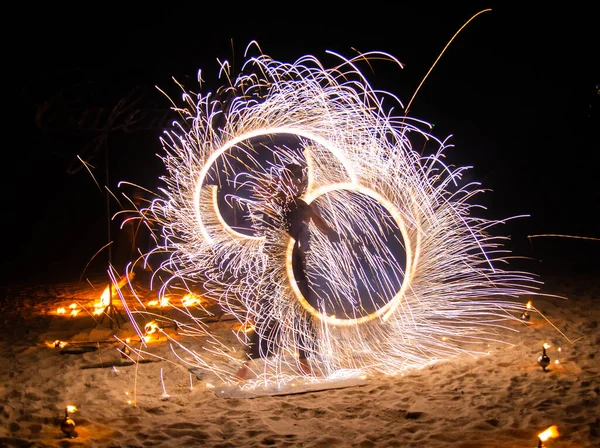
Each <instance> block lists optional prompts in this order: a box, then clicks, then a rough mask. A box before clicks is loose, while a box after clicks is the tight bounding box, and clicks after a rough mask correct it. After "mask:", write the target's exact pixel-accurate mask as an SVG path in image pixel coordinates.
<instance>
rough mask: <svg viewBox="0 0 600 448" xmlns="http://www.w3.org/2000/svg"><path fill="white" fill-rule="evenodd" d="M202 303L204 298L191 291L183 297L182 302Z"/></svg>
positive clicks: (184, 303)
mask: <svg viewBox="0 0 600 448" xmlns="http://www.w3.org/2000/svg"><path fill="white" fill-rule="evenodd" d="M201 303H202V300H201V299H200V298H199V297H198V296H196V295H195V294H192V293H191V292H189V293H187V294H186V295H185V296H183V297H182V299H181V304H182V305H183V306H193V305H200V304H201Z"/></svg>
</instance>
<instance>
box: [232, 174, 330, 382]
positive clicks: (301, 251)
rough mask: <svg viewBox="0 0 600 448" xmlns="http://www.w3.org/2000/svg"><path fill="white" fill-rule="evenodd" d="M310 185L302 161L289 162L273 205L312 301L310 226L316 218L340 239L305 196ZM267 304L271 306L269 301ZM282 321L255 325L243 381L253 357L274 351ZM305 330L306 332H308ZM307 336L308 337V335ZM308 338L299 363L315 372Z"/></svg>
mask: <svg viewBox="0 0 600 448" xmlns="http://www.w3.org/2000/svg"><path fill="white" fill-rule="evenodd" d="M307 186H308V178H307V176H306V175H305V170H304V168H303V167H302V166H301V165H300V164H298V163H290V164H287V165H286V166H285V167H284V169H283V172H282V174H281V178H280V180H279V183H278V184H277V186H276V192H275V194H274V195H273V196H271V198H270V201H269V202H270V203H271V204H270V205H271V207H269V208H271V209H272V210H275V211H276V212H278V213H279V214H280V216H279V219H280V220H281V221H282V222H283V227H284V230H285V231H286V232H287V234H288V235H289V236H290V237H292V238H293V239H294V241H295V244H294V250H293V255H292V257H293V259H292V267H293V272H294V278H295V281H296V283H297V285H298V289H299V290H300V292H301V293H302V295H303V296H304V298H305V299H306V300H307V301H308V302H309V303H310V302H311V295H312V294H311V289H310V287H309V282H308V276H307V273H306V255H307V253H308V251H309V245H310V233H309V230H308V226H309V224H310V222H311V221H312V222H313V223H314V224H315V225H316V226H317V228H318V229H319V230H320V231H321V232H323V233H324V234H325V235H326V236H327V237H328V238H329V240H330V241H332V242H333V241H337V240H338V234H337V233H336V232H335V230H333V229H332V228H331V227H330V226H329V225H328V224H327V222H326V221H325V220H324V219H323V217H322V216H321V213H320V212H319V209H318V208H317V206H316V205H315V204H314V203H310V204H308V203H307V202H306V201H304V200H303V199H301V197H302V196H303V195H304V193H305V191H306V188H307ZM273 221H274V219H273V217H270V216H268V215H267V216H266V218H265V219H264V220H263V222H264V223H265V224H267V227H269V226H272V225H273ZM265 299H266V300H268V297H266V298H262V299H261V300H262V301H264V300H265ZM263 305H265V304H263ZM266 305H267V306H268V304H266ZM278 324H279V323H278V322H276V321H274V320H271V321H269V322H268V323H266V324H264V325H263V324H261V323H258V322H255V323H254V327H255V329H254V331H253V332H252V333H251V336H250V340H249V343H248V351H247V356H248V358H249V359H248V360H246V361H245V362H244V363H243V364H242V366H241V367H240V369H239V370H238V372H237V373H236V377H237V378H238V379H240V380H242V381H245V380H246V379H248V376H249V373H250V368H249V363H250V361H251V360H253V359H258V358H260V357H264V356H265V355H266V356H268V353H270V352H272V350H269V344H274V343H276V341H275V340H273V338H274V337H276V334H277V331H276V328H275V327H276V326H277V325H278ZM301 334H302V335H304V333H301ZM304 337H305V338H306V336H304ZM306 342H308V344H310V341H303V343H302V344H300V345H301V346H300V347H298V367H299V369H300V371H301V372H302V373H303V374H304V375H314V373H313V371H312V368H311V367H310V364H309V362H308V359H307V356H306V355H307V353H306V351H305V349H304V348H303V347H302V346H303V345H304V343H306ZM304 346H306V345H304Z"/></svg>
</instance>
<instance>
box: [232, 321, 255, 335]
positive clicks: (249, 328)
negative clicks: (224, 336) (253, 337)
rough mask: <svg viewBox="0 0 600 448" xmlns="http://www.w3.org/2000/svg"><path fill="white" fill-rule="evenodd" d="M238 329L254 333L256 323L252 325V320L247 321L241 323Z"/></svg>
mask: <svg viewBox="0 0 600 448" xmlns="http://www.w3.org/2000/svg"><path fill="white" fill-rule="evenodd" d="M236 331H241V332H243V333H252V332H253V331H254V325H252V324H251V323H250V322H246V323H245V324H240V325H239V326H238V327H237V328H236Z"/></svg>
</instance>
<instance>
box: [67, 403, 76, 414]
mask: <svg viewBox="0 0 600 448" xmlns="http://www.w3.org/2000/svg"><path fill="white" fill-rule="evenodd" d="M66 409H67V412H68V413H70V414H71V413H73V412H75V411H76V410H77V408H76V407H75V406H73V405H72V404H70V405H68V406H67V408H66Z"/></svg>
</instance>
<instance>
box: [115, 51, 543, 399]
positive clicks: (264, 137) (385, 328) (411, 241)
mask: <svg viewBox="0 0 600 448" xmlns="http://www.w3.org/2000/svg"><path fill="white" fill-rule="evenodd" d="M336 57H339V58H340V59H342V62H341V64H340V65H338V66H337V67H334V68H331V69H326V68H324V67H323V66H322V65H321V63H320V61H318V60H317V59H316V58H314V57H312V56H305V57H303V58H301V59H299V60H298V61H296V62H295V63H293V64H287V63H282V62H278V61H275V60H273V59H272V58H270V57H268V56H266V55H262V54H261V55H259V56H257V57H248V59H247V60H246V62H245V63H244V65H243V67H242V70H241V72H240V74H239V75H238V76H237V77H236V78H234V77H233V76H232V74H231V67H230V65H229V64H227V63H223V64H222V65H221V69H222V74H225V75H226V79H227V80H229V82H230V84H228V85H226V86H224V87H223V88H221V89H219V90H218V91H217V92H216V94H212V93H210V92H209V93H206V94H198V95H195V94H192V93H191V92H187V91H186V90H185V89H183V87H182V89H183V95H182V100H183V105H182V106H175V110H176V111H177V112H178V113H179V114H180V116H181V117H182V118H181V121H179V122H175V123H174V124H173V127H172V129H170V130H167V131H165V133H164V136H163V138H162V139H161V141H162V144H163V148H164V154H163V155H162V160H163V162H164V165H165V167H166V170H167V174H166V175H165V176H164V177H163V178H162V180H163V181H164V187H163V188H161V197H160V198H156V199H155V200H153V201H152V202H151V204H150V205H149V207H148V208H146V209H143V210H141V212H140V213H141V216H142V219H144V220H146V222H149V223H152V227H153V228H155V229H156V228H158V229H160V244H158V245H157V247H156V248H155V249H154V251H153V252H154V253H157V252H164V253H167V254H169V256H168V259H166V261H164V262H163V263H162V265H161V271H162V272H165V273H167V274H168V280H166V282H165V284H164V285H163V287H162V288H161V293H162V294H166V292H165V291H166V290H167V289H168V288H169V287H170V286H171V285H175V284H177V283H178V282H179V283H183V285H196V286H197V285H201V286H202V288H203V289H204V292H203V295H204V296H205V297H207V298H209V299H211V300H214V301H216V302H217V303H218V305H219V306H220V307H221V309H222V310H224V311H225V312H227V313H230V314H231V315H232V316H233V317H234V318H235V319H236V320H237V321H239V323H240V324H241V328H247V327H248V326H249V325H252V324H256V323H260V325H258V326H256V329H255V331H262V332H264V333H265V334H263V336H264V337H269V338H270V339H271V340H272V343H271V344H270V345H269V347H268V352H267V353H265V356H264V359H263V361H264V366H263V367H261V368H260V369H259V370H258V371H256V372H255V373H257V375H258V378H257V380H256V382H255V383H252V384H259V383H261V382H262V383H264V382H268V381H274V382H276V383H280V382H282V381H285V380H286V379H287V378H289V377H290V373H292V374H293V375H296V376H297V375H300V374H295V373H293V372H295V371H297V368H296V362H297V360H296V355H297V352H296V350H297V349H298V348H302V349H304V350H305V351H306V352H307V353H308V358H309V360H310V362H311V365H312V366H313V369H314V370H315V371H316V372H319V373H320V374H322V375H324V376H325V377H334V376H336V375H340V372H346V371H353V372H355V371H359V372H363V373H374V372H380V373H385V374H396V373H398V372H403V371H405V370H407V369H412V368H419V367H423V366H425V365H429V364H431V363H433V362H436V361H438V360H441V359H446V358H449V357H452V356H456V355H460V354H463V353H468V354H472V355H474V356H475V355H478V354H482V353H486V352H487V351H488V343H489V342H490V341H496V342H502V334H501V331H502V330H504V329H506V327H505V326H503V325H504V324H503V323H505V322H507V321H511V320H514V321H518V320H519V319H518V315H520V313H521V312H522V311H523V310H524V309H525V305H523V304H521V303H520V302H519V301H518V299H517V298H518V297H519V296H520V295H521V294H525V293H527V294H531V293H532V290H534V289H536V288H535V286H534V283H535V282H534V281H533V280H532V278H531V276H530V275H529V274H527V273H522V272H509V271H505V270H502V269H499V268H498V266H497V264H499V262H503V263H504V262H505V261H506V259H505V258H502V254H503V253H506V251H503V250H502V249H501V248H502V245H501V242H502V240H503V237H494V236H492V235H490V234H488V233H487V232H488V230H489V228H490V227H491V226H493V225H495V224H497V223H499V222H500V221H490V220H486V219H482V218H479V217H476V216H475V215H474V214H472V212H473V210H474V209H475V208H476V207H478V206H477V205H476V204H474V203H472V199H473V197H474V196H475V195H476V194H477V193H479V192H480V191H481V190H478V189H477V188H478V186H477V184H467V185H464V186H461V176H462V175H463V172H464V170H465V169H466V168H465V167H462V168H456V169H452V168H451V167H450V166H448V165H446V164H444V163H443V162H442V158H443V157H445V155H444V151H445V150H446V149H447V147H448V145H447V143H446V142H444V141H441V140H439V139H437V138H436V137H434V136H433V135H431V134H429V132H428V131H426V130H425V129H427V128H428V127H429V126H428V125H427V123H425V122H422V121H419V120H417V119H413V118H411V117H408V116H394V115H392V114H391V112H389V110H386V109H384V106H383V105H384V102H385V101H386V100H392V101H395V97H394V96H393V95H392V94H390V93H387V92H376V91H374V90H373V89H372V88H371V87H370V85H369V84H368V83H367V82H366V79H365V77H364V75H363V74H362V73H361V72H360V71H359V69H358V65H359V63H361V61H362V62H364V61H366V60H367V59H369V58H371V57H373V58H377V57H378V58H387V59H388V60H393V61H395V59H393V58H391V57H390V56H389V55H386V54H383V53H369V54H367V55H360V56H358V57H356V58H354V59H352V60H344V59H343V58H341V57H340V56H339V55H336ZM396 62H397V61H396ZM414 142H421V143H424V142H427V144H428V145H433V146H435V148H434V151H432V153H431V154H429V155H425V156H420V155H419V154H418V153H417V152H416V151H415V150H413V149H412V146H413V143H414ZM290 162H296V163H300V164H302V165H303V166H305V167H307V172H308V173H309V179H308V188H307V191H306V193H305V195H304V199H305V200H306V201H307V202H308V203H311V202H314V203H315V204H316V206H317V207H318V208H319V209H320V210H321V213H322V215H323V217H324V219H325V220H326V221H327V222H328V223H329V225H330V226H331V227H332V228H334V229H335V231H336V232H337V233H338V235H339V240H338V241H334V242H331V241H329V240H328V238H327V237H326V236H325V235H324V234H322V233H321V232H320V231H319V230H318V229H317V228H316V226H314V224H311V225H310V228H309V230H310V239H311V246H310V250H309V252H308V258H307V266H308V272H309V283H310V287H311V289H312V291H313V293H314V296H315V297H316V299H314V298H313V299H312V300H308V299H307V298H306V297H304V296H303V295H302V293H301V291H300V289H299V288H298V287H297V285H296V283H295V281H294V278H293V277H294V274H293V272H294V271H293V269H292V261H291V260H292V251H293V241H291V240H290V237H289V236H288V234H287V233H286V232H285V231H284V229H283V218H282V210H281V206H280V205H279V204H278V203H276V202H275V201H274V199H273V197H274V194H275V193H276V192H277V191H280V192H281V191H282V188H283V187H282V185H281V183H280V181H279V180H278V179H279V177H280V176H281V174H282V167H283V166H284V165H285V164H287V163H290ZM285 193H286V194H287V195H290V194H291V193H289V192H285ZM219 194H222V197H223V198H224V200H220V196H219ZM220 201H221V202H220ZM232 210H234V211H235V210H237V214H235V213H233V212H232ZM227 212H229V216H226V215H227ZM232 217H233V218H232ZM232 219H233V220H232ZM236 220H237V221H236ZM240 220H241V221H242V224H239V221H240ZM234 221H235V222H234ZM120 297H121V299H122V300H123V301H126V299H125V298H124V296H123V295H120ZM139 305H140V303H138V304H137V305H136V303H135V302H134V303H133V304H130V305H127V304H126V312H127V314H128V316H129V317H130V318H131V319H132V320H133V318H134V316H135V315H142V316H143V315H145V314H147V315H148V319H152V318H153V317H156V316H155V315H152V314H151V313H150V312H149V311H147V310H145V308H143V307H139ZM134 309H135V310H134ZM170 310H175V312H177V311H179V312H181V316H179V317H178V321H177V322H178V325H179V327H180V329H181V330H182V331H183V333H184V334H185V335H187V336H188V337H192V338H202V340H203V341H205V343H204V345H203V346H202V347H201V348H200V349H199V350H195V349H192V348H190V347H189V346H185V347H184V346H183V345H182V344H181V343H180V342H179V341H178V340H176V339H174V338H170V337H169V341H170V343H171V344H172V348H173V352H174V353H176V352H179V353H180V354H176V361H177V362H181V363H183V364H184V365H188V366H195V367H198V368H200V369H205V370H207V371H210V372H212V373H215V374H216V375H217V376H218V377H219V378H221V379H224V380H232V379H233V374H234V372H231V371H229V370H228V369H227V367H226V365H227V364H228V363H229V364H231V362H234V363H235V364H236V365H239V363H241V362H242V361H243V360H244V358H241V359H240V357H239V356H237V355H236V353H239V347H238V352H236V350H235V348H234V347H230V346H228V345H227V344H225V343H224V342H222V341H221V339H220V338H219V337H217V336H216V335H214V334H211V333H210V326H209V325H207V324H206V322H205V319H203V318H198V317H194V316H192V314H191V313H190V312H189V311H188V310H187V309H186V308H185V307H182V308H178V307H177V306H175V305H173V304H171V308H170ZM161 318H162V319H163V320H165V319H167V317H166V316H161ZM180 318H181V319H180ZM134 327H135V328H136V331H137V332H138V335H139V336H140V337H141V336H142V334H141V330H140V326H139V325H134ZM269 329H272V331H273V334H272V335H267V332H268V331H271V330H269ZM236 335H237V336H238V338H239V341H240V343H241V344H242V345H243V344H244V343H245V341H246V339H247V335H246V333H245V332H244V331H242V330H239V331H238V332H236ZM146 349H147V350H149V347H146ZM145 353H146V352H145ZM219 358H220V359H222V360H223V364H222V365H221V366H219V365H217V364H218V363H215V362H213V360H214V359H219ZM161 374H162V371H161ZM161 381H162V378H161ZM190 390H191V386H190ZM165 394H166V392H165Z"/></svg>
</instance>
